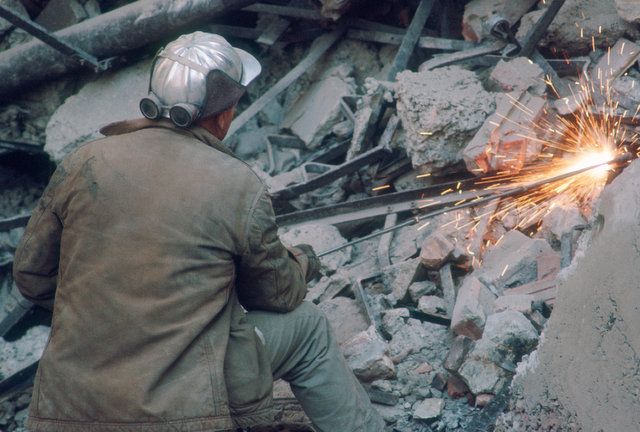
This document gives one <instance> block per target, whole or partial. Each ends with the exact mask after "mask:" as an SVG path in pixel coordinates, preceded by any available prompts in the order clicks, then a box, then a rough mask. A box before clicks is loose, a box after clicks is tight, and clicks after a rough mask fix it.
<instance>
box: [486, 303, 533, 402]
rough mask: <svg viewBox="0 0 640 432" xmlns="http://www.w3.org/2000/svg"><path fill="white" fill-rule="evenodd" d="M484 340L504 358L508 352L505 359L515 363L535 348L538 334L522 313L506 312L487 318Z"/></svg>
mask: <svg viewBox="0 0 640 432" xmlns="http://www.w3.org/2000/svg"><path fill="white" fill-rule="evenodd" d="M482 340H483V342H484V341H490V342H491V343H493V344H494V345H495V346H496V347H497V350H498V351H499V352H500V353H501V354H502V355H503V356H505V354H504V352H505V351H508V353H509V354H508V355H507V356H506V357H504V358H505V359H507V360H509V361H511V362H514V363H515V362H518V361H520V359H521V358H522V356H523V355H524V354H528V353H530V352H531V351H532V350H533V349H534V348H535V346H536V345H537V343H538V332H537V331H536V329H535V327H534V326H533V324H531V322H530V321H529V320H528V319H527V317H525V316H524V315H523V314H522V313H520V312H518V311H514V310H506V311H503V312H498V313H495V314H493V315H491V316H489V318H487V323H486V324H485V326H484V333H483V335H482ZM474 351H475V349H474ZM489 393H490V392H489Z"/></svg>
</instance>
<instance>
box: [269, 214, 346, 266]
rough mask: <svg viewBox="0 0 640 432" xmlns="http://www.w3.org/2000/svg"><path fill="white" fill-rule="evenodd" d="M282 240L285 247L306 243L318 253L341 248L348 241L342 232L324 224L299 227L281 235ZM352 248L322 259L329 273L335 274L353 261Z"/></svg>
mask: <svg viewBox="0 0 640 432" xmlns="http://www.w3.org/2000/svg"><path fill="white" fill-rule="evenodd" d="M280 240H282V242H283V243H284V244H285V245H288V246H295V245H297V244H301V243H306V244H309V245H311V246H312V247H313V250H315V251H316V252H321V251H323V250H327V249H330V248H332V247H335V246H340V245H341V244H343V243H346V242H347V240H346V239H345V238H344V237H342V235H341V234H340V231H338V229H337V228H336V227H334V226H333V225H324V224H308V225H301V226H297V227H295V228H293V229H289V230H286V231H284V232H282V233H281V234H280ZM352 250H353V248H352V247H351V246H349V247H346V248H344V249H341V250H339V251H336V252H334V253H332V254H329V255H326V256H324V257H322V258H320V262H321V263H322V265H323V266H324V267H325V268H326V269H327V270H329V271H331V272H335V271H336V270H338V269H339V268H341V267H342V266H343V265H345V264H346V263H348V262H349V261H351V253H352Z"/></svg>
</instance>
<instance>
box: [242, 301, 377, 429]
mask: <svg viewBox="0 0 640 432" xmlns="http://www.w3.org/2000/svg"><path fill="white" fill-rule="evenodd" d="M247 320H248V321H249V323H251V324H252V325H254V326H255V327H256V328H257V329H258V330H259V332H260V333H262V335H263V336H264V342H265V345H266V350H267V353H268V356H269V358H270V361H271V370H272V373H273V379H274V380H277V379H280V378H282V379H284V380H285V381H287V382H289V384H290V385H291V390H292V391H293V393H294V395H295V396H296V398H297V399H298V401H299V402H300V404H301V405H302V408H303V409H304V411H305V413H306V414H307V415H308V416H309V418H310V419H311V421H312V422H313V426H314V427H315V429H316V430H317V431H318V432H381V431H383V430H384V421H383V420H382V417H381V416H380V415H379V414H378V412H377V411H376V410H375V409H374V408H373V406H372V405H371V402H370V401H369V397H368V395H367V393H366V392H365V390H364V389H363V388H362V385H360V383H359V382H358V380H357V379H356V377H355V375H354V374H353V372H352V371H351V369H350V368H349V366H348V365H347V362H346V360H345V359H344V357H343V355H342V353H341V352H340V350H339V348H338V344H337V342H336V340H335V338H334V336H333V332H332V330H331V328H330V326H329V321H328V320H327V318H326V317H325V315H324V314H323V313H322V312H321V311H320V310H319V309H318V308H317V307H316V306H315V305H313V304H311V303H308V302H304V303H303V304H302V305H301V306H299V307H298V308H296V309H295V310H294V311H293V312H289V313H286V314H280V313H272V312H262V311H252V312H249V313H248V314H247Z"/></svg>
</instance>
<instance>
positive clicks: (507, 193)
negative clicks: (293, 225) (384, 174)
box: [317, 153, 632, 257]
mask: <svg viewBox="0 0 640 432" xmlns="http://www.w3.org/2000/svg"><path fill="white" fill-rule="evenodd" d="M631 157H632V155H631V154H630V153H625V154H623V155H621V156H618V157H616V158H614V159H611V160H609V161H607V162H601V163H598V164H595V165H591V166H588V167H585V168H580V169H578V170H575V171H569V172H567V173H564V174H560V175H557V176H555V177H551V178H549V179H544V180H538V181H536V182H533V183H530V184H528V185H524V186H518V187H515V188H513V189H509V190H507V191H504V192H501V193H497V194H493V195H489V196H486V197H484V198H480V199H476V200H473V201H469V202H466V203H463V204H460V205H458V206H451V207H445V208H442V209H439V210H435V211H432V212H430V213H427V214H424V215H421V216H417V217H415V218H412V219H409V220H407V221H405V222H402V223H400V224H398V225H394V226H392V227H389V228H386V229H383V230H380V231H377V232H374V233H371V234H369V235H366V236H364V237H360V238H359V239H356V240H352V241H350V242H347V243H344V244H342V245H340V246H336V247H334V248H331V249H327V250H324V251H322V252H320V253H318V254H317V255H318V257H322V256H325V255H329V254H331V253H333V252H336V251H339V250H340V249H344V248H346V247H349V246H352V245H354V244H358V243H360V242H363V241H366V240H369V239H372V238H375V237H378V236H381V235H383V234H386V233H388V232H391V231H395V230H398V229H400V228H404V227H406V226H411V225H415V224H417V223H418V222H420V221H422V220H425V219H429V218H432V217H435V216H439V215H441V214H443V213H447V212H450V211H455V210H460V209H463V208H468V207H475V206H478V205H480V204H484V203H487V202H490V201H493V200H495V199H501V198H507V197H510V196H514V195H519V194H521V193H524V192H527V191H530V190H532V189H536V188H538V187H540V186H543V185H545V184H549V183H554V182H557V181H560V180H564V179H566V178H569V177H573V176H575V175H578V174H582V173H583V172H586V171H590V170H592V169H595V168H598V167H601V166H603V165H613V164H619V163H622V162H626V161H628V160H631Z"/></svg>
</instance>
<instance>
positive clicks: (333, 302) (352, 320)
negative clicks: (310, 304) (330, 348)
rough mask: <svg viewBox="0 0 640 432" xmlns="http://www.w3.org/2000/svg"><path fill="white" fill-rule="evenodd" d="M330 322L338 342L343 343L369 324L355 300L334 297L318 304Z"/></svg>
mask: <svg viewBox="0 0 640 432" xmlns="http://www.w3.org/2000/svg"><path fill="white" fill-rule="evenodd" d="M318 307H319V308H320V310H321V311H322V312H324V314H325V315H326V316H327V319H328V320H329V323H331V328H332V329H333V332H334V334H335V336H336V340H337V341H338V344H343V343H344V342H346V341H347V340H349V339H351V338H352V337H353V336H355V335H356V333H358V332H361V331H364V330H366V329H367V328H368V327H369V325H368V323H367V319H366V317H365V316H364V315H363V313H362V310H361V309H360V306H359V304H358V302H357V301H356V300H353V299H350V298H348V297H336V298H333V299H330V300H327V301H324V302H322V303H320V304H319V305H318Z"/></svg>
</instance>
